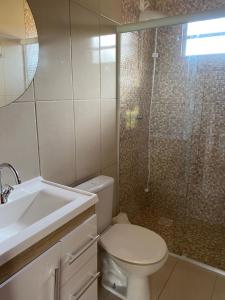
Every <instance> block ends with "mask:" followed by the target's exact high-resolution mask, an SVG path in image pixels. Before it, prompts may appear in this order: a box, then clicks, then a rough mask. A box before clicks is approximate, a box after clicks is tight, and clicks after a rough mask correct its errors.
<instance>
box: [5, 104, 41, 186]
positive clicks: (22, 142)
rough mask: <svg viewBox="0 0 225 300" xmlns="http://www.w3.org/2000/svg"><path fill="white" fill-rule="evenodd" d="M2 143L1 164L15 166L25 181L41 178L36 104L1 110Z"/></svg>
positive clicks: (10, 106) (16, 105)
mask: <svg viewBox="0 0 225 300" xmlns="http://www.w3.org/2000/svg"><path fill="white" fill-rule="evenodd" d="M0 141H1V147H0V160H1V162H9V163H11V164H13V165H14V166H15V167H16V169H17V170H18V171H19V173H20V176H21V179H22V180H23V181H24V180H28V179H31V178H33V177H36V176H39V174H40V173H39V159H38V144H37V134H36V118H35V104H34V103H13V104H10V105H9V106H7V107H3V108H1V109H0ZM12 184H14V182H12Z"/></svg>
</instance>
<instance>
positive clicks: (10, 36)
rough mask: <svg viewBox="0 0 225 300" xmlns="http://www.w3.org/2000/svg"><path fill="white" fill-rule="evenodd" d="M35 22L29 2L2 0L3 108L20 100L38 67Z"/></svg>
mask: <svg viewBox="0 0 225 300" xmlns="http://www.w3.org/2000/svg"><path fill="white" fill-rule="evenodd" d="M38 57H39V43H38V34H37V28H36V25H35V21H34V18H33V15H32V12H31V10H30V7H29V5H28V3H27V1H26V0H7V1H6V0H0V107H2V106H5V105H8V104H10V103H11V102H13V101H15V100H16V99H17V98H19V97H20V96H21V95H22V94H23V93H24V92H25V90H26V89H27V88H28V87H29V85H30V84H31V82H32V80H33V78H34V75H35V72H36V69H37V65H38Z"/></svg>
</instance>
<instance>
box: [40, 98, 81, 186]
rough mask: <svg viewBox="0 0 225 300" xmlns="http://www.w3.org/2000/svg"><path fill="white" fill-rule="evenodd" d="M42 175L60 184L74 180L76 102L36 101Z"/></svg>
mask: <svg viewBox="0 0 225 300" xmlns="http://www.w3.org/2000/svg"><path fill="white" fill-rule="evenodd" d="M37 120H38V136H39V148H40V163H41V175H42V176H43V177H44V178H45V179H47V180H51V181H54V182H57V183H61V184H66V185H69V184H71V183H73V182H74V181H75V133H74V113H73V101H38V102H37Z"/></svg>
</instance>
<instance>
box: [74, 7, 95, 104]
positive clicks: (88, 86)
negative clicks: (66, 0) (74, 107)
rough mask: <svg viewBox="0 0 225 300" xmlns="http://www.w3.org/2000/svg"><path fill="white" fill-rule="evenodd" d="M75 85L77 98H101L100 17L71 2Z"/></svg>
mask: <svg viewBox="0 0 225 300" xmlns="http://www.w3.org/2000/svg"><path fill="white" fill-rule="evenodd" d="M71 26H72V27H71V32H72V61H73V63H72V64H73V86H74V93H75V99H77V100H83V99H85V100H91V99H95V100H97V99H99V98H100V52H99V51H100V50H99V47H100V45H99V30H100V25H99V17H98V16H97V15H96V14H94V13H92V12H91V11H88V10H87V9H85V8H83V7H81V6H80V5H78V4H76V3H75V2H71Z"/></svg>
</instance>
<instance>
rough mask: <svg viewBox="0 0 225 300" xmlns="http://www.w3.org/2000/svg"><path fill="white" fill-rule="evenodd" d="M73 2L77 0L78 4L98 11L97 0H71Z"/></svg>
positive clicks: (98, 4)
mask: <svg viewBox="0 0 225 300" xmlns="http://www.w3.org/2000/svg"><path fill="white" fill-rule="evenodd" d="M72 1H73V2H77V3H79V4H80V5H82V6H84V7H86V8H88V9H90V10H93V11H95V12H100V3H99V0H72Z"/></svg>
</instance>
